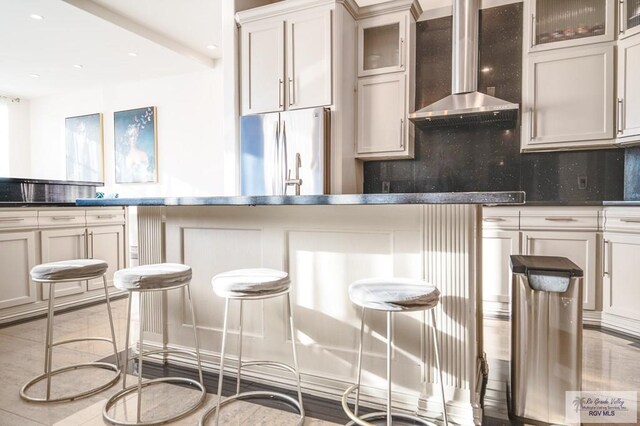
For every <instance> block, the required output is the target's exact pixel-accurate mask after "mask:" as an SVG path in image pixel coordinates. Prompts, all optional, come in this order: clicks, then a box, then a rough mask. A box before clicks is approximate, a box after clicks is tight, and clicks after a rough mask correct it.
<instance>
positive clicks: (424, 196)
mask: <svg viewBox="0 0 640 426" xmlns="http://www.w3.org/2000/svg"><path fill="white" fill-rule="evenodd" d="M524 201H525V193H524V192H522V191H504V192H429V193H412V194H343V195H288V196H237V197H223V196H216V197H166V198H160V197H159V198H81V199H78V200H77V201H76V204H77V205H78V206H260V205H359V204H491V205H498V204H499V205H504V204H522V203H524Z"/></svg>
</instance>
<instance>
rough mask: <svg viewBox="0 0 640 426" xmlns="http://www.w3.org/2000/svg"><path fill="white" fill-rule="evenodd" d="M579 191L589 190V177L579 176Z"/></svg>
mask: <svg viewBox="0 0 640 426" xmlns="http://www.w3.org/2000/svg"><path fill="white" fill-rule="evenodd" d="M578 189H587V177H586V176H585V175H582V176H578Z"/></svg>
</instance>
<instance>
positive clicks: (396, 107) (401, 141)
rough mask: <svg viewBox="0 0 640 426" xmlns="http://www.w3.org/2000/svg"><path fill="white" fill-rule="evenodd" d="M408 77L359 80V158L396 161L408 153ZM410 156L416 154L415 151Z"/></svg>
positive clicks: (378, 77) (399, 74)
mask: <svg viewBox="0 0 640 426" xmlns="http://www.w3.org/2000/svg"><path fill="white" fill-rule="evenodd" d="M406 117H407V110H406V75H405V74H404V73H394V74H383V75H378V76H372V77H365V78H360V79H359V80H358V131H357V135H358V136H357V139H358V142H357V147H358V148H357V153H358V156H367V157H369V158H371V157H374V158H393V157H396V156H404V155H407V154H408V151H409V143H408V137H409V135H408V133H409V130H408V129H409V128H410V126H409V125H408V123H407V118H406ZM410 155H413V152H411V154H410Z"/></svg>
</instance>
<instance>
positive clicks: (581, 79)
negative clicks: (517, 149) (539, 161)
mask: <svg viewBox="0 0 640 426" xmlns="http://www.w3.org/2000/svg"><path fill="white" fill-rule="evenodd" d="M613 49H614V48H613V46H612V45H595V46H586V47H576V48H571V49H562V50H555V51H549V52H540V53H535V54H529V55H528V56H527V60H526V64H525V67H524V71H525V76H524V78H523V84H524V90H523V94H524V99H523V124H522V150H523V151H539V150H556V149H588V148H593V147H598V146H606V145H612V144H613V143H614V139H613V138H614V108H613V103H614V91H613V87H614V73H613Z"/></svg>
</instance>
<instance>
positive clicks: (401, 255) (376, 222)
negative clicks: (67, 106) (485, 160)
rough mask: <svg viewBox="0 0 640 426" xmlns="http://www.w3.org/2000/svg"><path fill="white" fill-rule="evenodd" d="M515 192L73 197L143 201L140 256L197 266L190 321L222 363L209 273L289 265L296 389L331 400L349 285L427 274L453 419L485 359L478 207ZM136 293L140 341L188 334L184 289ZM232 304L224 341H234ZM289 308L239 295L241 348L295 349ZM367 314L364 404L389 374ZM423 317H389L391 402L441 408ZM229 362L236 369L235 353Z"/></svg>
mask: <svg viewBox="0 0 640 426" xmlns="http://www.w3.org/2000/svg"><path fill="white" fill-rule="evenodd" d="M524 201H525V200H524V193H523V192H470V193H433V194H430V193H422V194H366V195H320V196H282V197H202V198H153V199H144V198H140V199H134V198H132V199H79V200H78V201H77V204H78V205H80V206H107V205H110V206H113V205H118V206H122V205H125V206H138V234H139V259H140V263H141V264H145V263H157V262H162V261H166V262H179V263H185V264H187V265H189V266H191V267H192V269H193V280H192V286H191V288H192V291H193V293H194V296H195V297H194V300H195V305H196V306H195V308H196V316H197V319H196V322H197V326H198V329H199V331H200V345H201V350H202V351H203V354H204V359H205V361H206V365H207V366H208V367H209V368H217V365H218V360H219V357H218V351H219V348H220V345H221V338H222V321H223V305H224V302H223V300H222V299H220V298H218V297H216V296H215V295H214V294H213V291H212V288H211V278H212V277H213V276H214V275H215V274H217V273H220V272H223V271H226V270H230V269H236V268H249V267H268V268H276V269H282V270H285V271H287V272H288V273H289V274H290V276H291V280H292V301H293V304H294V314H295V318H296V330H297V331H296V332H297V335H296V340H297V342H298V355H299V359H300V366H301V373H302V386H303V389H304V391H305V392H309V393H313V394H316V395H319V396H324V397H328V398H331V399H334V400H335V401H336V406H338V405H339V398H340V396H341V395H342V392H343V391H344V390H345V389H346V388H347V387H348V386H349V385H350V384H352V383H353V382H354V380H355V370H356V355H357V349H358V348H357V343H356V342H357V337H358V333H359V321H360V312H359V309H357V308H356V307H355V306H353V305H352V304H351V302H350V300H349V296H348V294H347V289H348V286H349V284H350V283H351V282H353V281H355V280H358V279H361V278H366V277H385V276H388V277H390V276H397V277H408V278H421V279H425V280H427V281H429V282H432V283H434V284H435V285H436V286H437V287H438V288H439V290H440V292H441V295H442V296H441V302H442V303H441V304H439V305H438V307H437V308H436V309H437V321H438V331H439V333H440V339H441V351H442V357H443V360H442V369H443V376H444V382H445V391H446V394H447V409H448V411H449V413H450V416H451V418H452V419H453V420H454V421H456V422H457V423H460V424H474V423H475V424H479V422H480V420H481V419H482V409H481V405H480V399H481V389H482V382H483V374H482V372H483V369H484V366H485V365H484V364H485V361H484V358H483V353H482V312H481V309H482V308H481V303H480V301H481V294H480V292H481V283H480V277H481V271H480V267H479V265H480V264H481V229H482V227H481V222H480V221H481V218H482V216H481V206H482V205H487V204H491V205H509V204H522V203H524ZM145 297H148V298H147V299H146V300H145V303H147V304H148V306H149V308H150V310H148V311H147V312H153V314H152V315H150V316H148V317H147V318H145V324H144V328H145V330H146V332H145V336H144V338H145V344H146V342H147V341H148V342H149V343H150V344H152V345H154V344H155V345H158V346H163V345H166V346H170V347H185V346H189V345H191V344H192V343H191V342H192V336H191V334H190V333H191V331H190V315H189V311H188V310H187V309H185V300H184V295H183V294H173V295H172V294H169V295H168V297H167V299H162V296H161V295H150V296H147V295H145ZM134 306H135V305H134ZM231 306H232V309H233V308H234V304H232V305H231ZM235 308H236V309H237V306H236V307H235ZM235 312H236V315H235V317H236V318H235V319H234V321H232V326H231V329H232V330H234V331H232V333H231V335H230V342H229V344H230V346H229V347H231V348H233V347H235V345H236V343H237V340H236V339H235V338H236V337H237V333H236V332H237V324H238V322H237V310H236V311H235ZM285 313H286V310H285V307H284V304H283V302H282V301H281V300H279V299H274V300H271V299H269V300H264V301H256V302H253V303H250V304H247V309H245V314H244V315H245V317H244V318H245V323H244V324H245V326H244V328H245V330H244V336H245V338H244V342H243V357H246V359H274V360H277V361H281V362H290V358H291V351H290V346H289V344H290V335H289V334H288V332H287V327H286V325H285V322H284V321H283V315H285ZM233 317H234V315H233V314H232V318H233ZM367 324H368V326H367V327H366V329H365V333H366V334H367V336H366V337H365V358H364V366H363V384H364V388H363V392H362V393H363V395H362V398H363V401H365V403H366V402H375V403H381V402H382V401H383V398H384V395H385V391H384V389H385V384H384V383H385V375H386V365H385V333H386V332H385V316H384V313H381V312H373V313H371V314H370V315H368V316H367ZM428 327H429V322H428V321H426V317H425V314H424V312H413V313H403V314H401V315H396V316H395V317H394V324H393V332H394V346H395V348H394V354H393V360H392V364H393V367H392V368H393V370H394V378H393V389H394V405H396V406H397V407H401V408H404V409H408V410H411V411H417V412H418V413H419V414H421V415H425V416H430V415H431V414H433V415H435V416H438V415H439V414H440V412H441V408H440V405H441V403H440V397H439V390H438V387H439V385H438V383H437V382H436V376H437V375H436V374H435V371H434V368H433V366H434V365H435V362H434V355H433V353H432V342H431V334H430V333H428V332H427V331H429V330H428ZM245 354H246V355H245ZM423 361H424V362H425V363H426V368H423ZM229 368H230V371H229V373H230V374H233V371H235V370H234V369H235V365H234V364H233V362H231V363H229ZM243 374H246V375H247V376H250V377H251V378H252V379H254V380H257V381H263V382H268V383H270V384H272V385H276V386H280V387H284V388H288V387H292V385H293V383H292V381H291V380H290V379H289V377H288V376H287V377H281V375H280V374H278V372H274V371H266V370H261V369H260V368H257V367H256V368H254V369H247V371H246V373H245V370H244V369H243Z"/></svg>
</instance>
